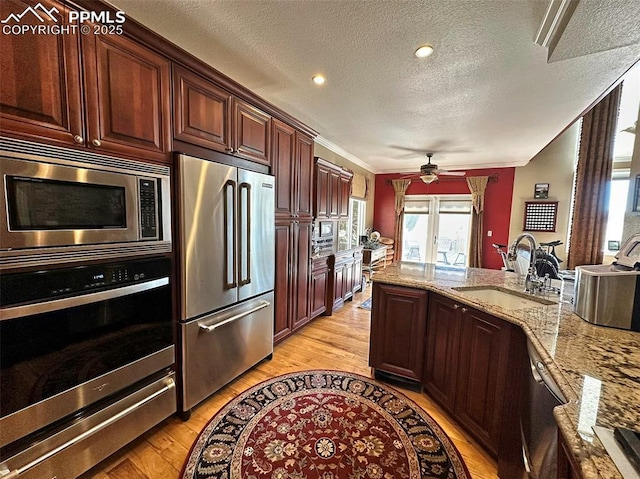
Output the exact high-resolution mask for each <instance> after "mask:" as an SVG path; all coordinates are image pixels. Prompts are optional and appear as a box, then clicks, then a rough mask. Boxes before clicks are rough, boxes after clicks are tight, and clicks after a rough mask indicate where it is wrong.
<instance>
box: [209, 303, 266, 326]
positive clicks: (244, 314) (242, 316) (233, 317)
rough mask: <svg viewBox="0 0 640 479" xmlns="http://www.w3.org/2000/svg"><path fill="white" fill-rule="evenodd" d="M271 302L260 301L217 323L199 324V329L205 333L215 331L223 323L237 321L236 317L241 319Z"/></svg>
mask: <svg viewBox="0 0 640 479" xmlns="http://www.w3.org/2000/svg"><path fill="white" fill-rule="evenodd" d="M270 304H271V303H270V302H269V301H263V302H262V303H260V304H259V305H258V306H255V307H253V308H251V309H250V310H248V311H243V312H242V313H238V314H234V315H233V316H231V317H230V318H227V319H225V320H224V321H220V322H219V323H214V324H200V329H202V330H203V331H206V332H207V333H210V332H212V331H215V330H216V329H218V328H221V327H222V326H224V325H225V324H229V323H232V322H234V321H237V320H238V319H242V318H244V317H245V316H249V315H250V314H253V313H255V312H256V311H260V310H261V309H264V308H266V307H267V306H269V305H270Z"/></svg>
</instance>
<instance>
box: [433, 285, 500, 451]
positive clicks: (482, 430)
mask: <svg viewBox="0 0 640 479" xmlns="http://www.w3.org/2000/svg"><path fill="white" fill-rule="evenodd" d="M511 330H512V328H511V325H510V324H509V323H507V322H506V321H503V320H501V319H498V318H495V317H493V316H491V315H488V314H486V313H483V312H481V311H478V310H476V309H473V308H470V307H468V306H465V305H463V304H459V303H457V302H455V301H453V300H451V299H449V298H446V297H444V296H440V295H438V294H435V293H432V294H431V298H430V300H429V315H428V318H427V343H426V351H425V357H424V359H425V364H424V375H423V378H422V384H423V386H424V388H425V391H426V392H427V393H428V394H429V395H430V396H431V397H432V398H433V399H435V400H436V401H437V402H438V403H439V404H440V405H441V406H442V407H443V408H444V409H446V410H447V411H449V412H450V413H452V414H453V415H454V417H455V418H456V419H457V420H458V421H460V422H461V423H462V424H463V425H464V427H465V429H466V430H467V431H469V432H470V433H471V434H472V435H473V436H474V437H475V438H476V439H477V440H478V441H479V442H480V443H481V444H482V445H483V446H484V447H485V448H486V449H487V450H488V451H489V452H490V453H492V454H493V455H494V456H496V455H497V451H498V443H499V439H500V426H501V418H502V416H503V406H504V404H503V399H504V396H505V383H506V378H507V375H508V366H509V363H508V358H509V345H510V335H511Z"/></svg>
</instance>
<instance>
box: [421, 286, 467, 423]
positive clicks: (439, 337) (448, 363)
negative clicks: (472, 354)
mask: <svg viewBox="0 0 640 479" xmlns="http://www.w3.org/2000/svg"><path fill="white" fill-rule="evenodd" d="M459 312H460V305H458V304H456V303H455V302H454V301H452V300H450V299H449V298H445V297H443V296H439V295H436V294H432V295H431V298H430V300H429V319H428V321H427V343H426V350H425V361H424V374H423V378H422V385H423V386H424V389H425V390H426V391H427V393H428V394H429V395H430V396H431V397H432V398H433V399H435V400H436V401H437V402H438V403H439V404H440V405H441V406H442V407H443V408H444V409H446V410H447V411H449V412H450V413H453V411H454V408H455V393H456V371H457V369H458V355H459V352H460V327H461V321H460V314H459Z"/></svg>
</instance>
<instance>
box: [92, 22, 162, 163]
mask: <svg viewBox="0 0 640 479" xmlns="http://www.w3.org/2000/svg"><path fill="white" fill-rule="evenodd" d="M82 50H83V58H84V64H85V91H86V109H87V146H90V147H94V148H99V149H101V150H107V151H110V152H113V153H124V154H127V155H131V156H137V157H139V158H141V159H143V158H147V159H155V160H163V161H166V160H167V159H168V157H169V155H170V150H171V124H170V121H171V103H170V98H171V96H170V80H171V79H170V73H169V71H170V66H169V61H168V60H166V59H165V58H163V57H162V56H160V55H157V54H155V53H153V52H152V51H150V50H148V49H146V48H144V47H143V46H141V45H140V44H138V43H135V42H134V41H132V40H129V39H128V38H126V37H122V36H118V35H108V36H107V35H87V36H84V37H82Z"/></svg>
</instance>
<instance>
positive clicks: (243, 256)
mask: <svg viewBox="0 0 640 479" xmlns="http://www.w3.org/2000/svg"><path fill="white" fill-rule="evenodd" d="M243 192H246V194H243ZM245 198H246V200H245V201H244V204H243V200H244V199H245ZM238 201H239V202H240V206H239V207H238V209H239V222H240V248H242V249H243V251H240V286H244V285H246V284H249V283H251V184H250V183H244V182H243V183H240V191H239V193H238ZM243 206H245V208H243ZM245 272H246V276H245Z"/></svg>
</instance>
